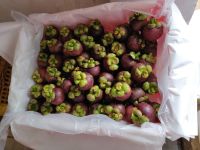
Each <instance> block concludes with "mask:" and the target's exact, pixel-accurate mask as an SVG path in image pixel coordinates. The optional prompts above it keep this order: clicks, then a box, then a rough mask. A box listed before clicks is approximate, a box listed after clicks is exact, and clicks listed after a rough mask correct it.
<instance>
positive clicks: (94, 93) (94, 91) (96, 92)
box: [87, 85, 103, 102]
mask: <svg viewBox="0 0 200 150" xmlns="http://www.w3.org/2000/svg"><path fill="white" fill-rule="evenodd" d="M102 92H103V91H102V90H101V89H100V88H99V86H98V85H94V86H93V87H91V89H90V91H89V93H88V94H87V100H89V101H90V102H94V101H95V100H96V98H98V97H99V96H101V94H102Z"/></svg>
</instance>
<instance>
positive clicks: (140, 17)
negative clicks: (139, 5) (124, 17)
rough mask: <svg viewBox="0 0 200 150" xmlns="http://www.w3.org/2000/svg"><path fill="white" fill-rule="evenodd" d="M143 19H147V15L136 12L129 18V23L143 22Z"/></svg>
mask: <svg viewBox="0 0 200 150" xmlns="http://www.w3.org/2000/svg"><path fill="white" fill-rule="evenodd" d="M145 19H147V15H145V14H142V13H138V12H136V13H134V14H133V15H132V16H131V17H130V19H129V20H130V21H132V20H138V21H142V20H145Z"/></svg>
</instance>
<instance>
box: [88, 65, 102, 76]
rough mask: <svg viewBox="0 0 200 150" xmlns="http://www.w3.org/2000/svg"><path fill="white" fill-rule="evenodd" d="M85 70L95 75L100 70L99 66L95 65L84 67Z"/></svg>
mask: <svg viewBox="0 0 200 150" xmlns="http://www.w3.org/2000/svg"><path fill="white" fill-rule="evenodd" d="M86 71H87V72H88V73H90V74H91V75H93V76H94V77H95V76H98V75H99V73H100V72H101V69H100V67H99V66H95V67H93V68H88V69H86Z"/></svg>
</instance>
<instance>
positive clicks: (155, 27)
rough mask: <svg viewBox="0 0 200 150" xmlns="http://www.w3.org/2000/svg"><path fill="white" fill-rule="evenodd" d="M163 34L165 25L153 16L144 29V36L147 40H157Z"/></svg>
mask: <svg viewBox="0 0 200 150" xmlns="http://www.w3.org/2000/svg"><path fill="white" fill-rule="evenodd" d="M162 34H163V25H162V24H161V23H160V22H159V21H158V20H156V19H155V18H151V19H150V21H149V22H148V23H147V24H146V25H145V26H144V28H143V29H142V36H143V37H144V39H145V40H147V41H155V40H157V39H159V38H160V37H161V36H162Z"/></svg>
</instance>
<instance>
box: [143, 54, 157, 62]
mask: <svg viewBox="0 0 200 150" xmlns="http://www.w3.org/2000/svg"><path fill="white" fill-rule="evenodd" d="M142 59H143V60H145V61H147V62H149V63H152V64H154V63H155V62H156V57H154V56H153V54H152V53H149V54H143V55H142Z"/></svg>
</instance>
